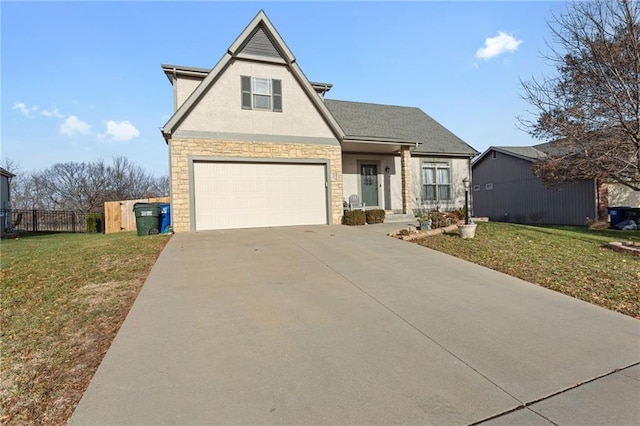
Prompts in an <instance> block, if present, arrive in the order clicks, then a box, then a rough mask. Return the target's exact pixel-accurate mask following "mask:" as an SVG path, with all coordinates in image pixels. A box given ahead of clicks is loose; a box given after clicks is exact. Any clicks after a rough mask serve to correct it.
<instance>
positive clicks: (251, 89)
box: [240, 75, 282, 112]
mask: <svg viewBox="0 0 640 426" xmlns="http://www.w3.org/2000/svg"><path fill="white" fill-rule="evenodd" d="M240 79H241V90H242V109H257V110H263V111H276V112H282V81H281V80H275V79H271V78H258V77H249V76H246V75H243V76H241V77H240Z"/></svg>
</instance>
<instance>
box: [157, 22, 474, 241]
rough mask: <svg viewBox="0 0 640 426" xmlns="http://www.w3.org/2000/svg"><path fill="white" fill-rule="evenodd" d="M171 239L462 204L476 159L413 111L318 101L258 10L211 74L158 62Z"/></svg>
mask: <svg viewBox="0 0 640 426" xmlns="http://www.w3.org/2000/svg"><path fill="white" fill-rule="evenodd" d="M162 69H163V71H164V73H165V74H166V76H167V78H168V79H169V81H170V82H171V84H172V86H173V100H174V114H173V115H172V116H171V118H170V119H169V120H168V121H167V123H166V124H165V125H164V126H163V127H162V129H161V131H162V134H163V137H164V139H165V141H166V143H167V144H168V148H169V161H170V175H171V203H172V210H171V213H172V224H173V228H174V230H175V231H176V232H188V231H199V230H208V229H228V228H244V227H266V226H285V225H303V224H339V223H341V219H342V215H343V211H344V210H343V209H344V203H345V202H346V200H347V199H348V198H349V197H350V196H351V195H354V194H355V195H358V196H359V198H360V199H361V201H363V202H364V203H365V204H366V208H381V209H385V210H387V211H388V212H389V213H390V214H392V213H397V214H405V215H411V216H412V215H413V212H414V211H415V210H417V209H429V210H430V209H435V208H440V209H442V210H451V209H457V208H461V207H462V206H463V204H464V188H463V184H462V180H463V179H464V178H465V177H469V176H470V169H471V163H470V160H471V158H472V157H473V156H474V155H476V154H478V152H477V151H476V150H474V149H473V148H471V147H470V146H469V145H467V144H466V143H465V142H463V141H462V140H461V139H460V138H458V137H457V136H455V135H454V134H453V133H451V132H450V131H448V130H447V129H445V128H444V127H443V126H442V125H440V124H439V123H437V122H436V121H435V120H433V119H432V118H431V117H429V116H428V115H427V114H425V113H424V112H422V111H421V110H420V109H418V108H411V107H401V106H392V105H379V104H371V103H359V102H348V101H338V100H330V99H325V95H326V94H327V92H329V91H330V90H331V88H332V85H331V84H329V83H320V82H313V81H309V80H308V79H307V77H306V76H305V74H304V73H303V72H302V70H301V68H300V66H299V64H298V63H297V62H296V58H295V56H294V55H293V53H292V52H291V51H290V50H289V48H288V47H287V45H286V43H285V42H284V40H283V39H282V38H281V37H280V35H279V34H278V32H277V31H276V29H275V28H274V26H273V24H272V23H271V22H270V21H269V19H268V18H267V16H266V15H265V13H264V12H263V11H260V12H259V13H258V14H257V15H256V16H255V18H254V19H253V20H252V21H251V22H250V23H249V25H248V26H247V27H246V28H245V29H244V31H242V33H241V34H240V35H239V36H238V38H237V39H236V40H235V41H234V42H233V43H232V44H231V46H230V47H229V48H228V49H227V50H226V51H225V53H224V55H223V57H222V58H221V59H220V60H219V61H218V63H217V64H216V65H215V66H214V67H213V68H212V69H203V68H195V67H188V66H177V65H162Z"/></svg>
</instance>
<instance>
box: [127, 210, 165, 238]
mask: <svg viewBox="0 0 640 426" xmlns="http://www.w3.org/2000/svg"><path fill="white" fill-rule="evenodd" d="M133 211H134V212H135V214H136V229H137V231H138V236H143V235H155V234H159V233H160V220H159V219H160V208H159V206H158V205H157V204H151V203H135V204H134V205H133Z"/></svg>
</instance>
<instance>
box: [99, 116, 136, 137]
mask: <svg viewBox="0 0 640 426" xmlns="http://www.w3.org/2000/svg"><path fill="white" fill-rule="evenodd" d="M106 125H107V135H109V136H111V139H113V140H114V141H118V142H125V141H129V140H131V139H133V138H135V137H138V136H140V132H139V131H138V129H136V127H135V126H134V125H133V124H131V122H130V121H128V120H124V121H113V120H109V121H107V123H106Z"/></svg>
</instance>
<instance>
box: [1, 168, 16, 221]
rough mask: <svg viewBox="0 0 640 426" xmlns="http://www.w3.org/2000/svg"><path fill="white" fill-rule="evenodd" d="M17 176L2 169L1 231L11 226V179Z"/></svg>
mask: <svg viewBox="0 0 640 426" xmlns="http://www.w3.org/2000/svg"><path fill="white" fill-rule="evenodd" d="M13 177H15V175H14V174H13V173H11V172H9V171H7V170H5V169H3V168H2V167H0V231H2V233H4V232H5V231H6V230H8V229H9V227H10V226H11V179H12V178H13Z"/></svg>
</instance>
